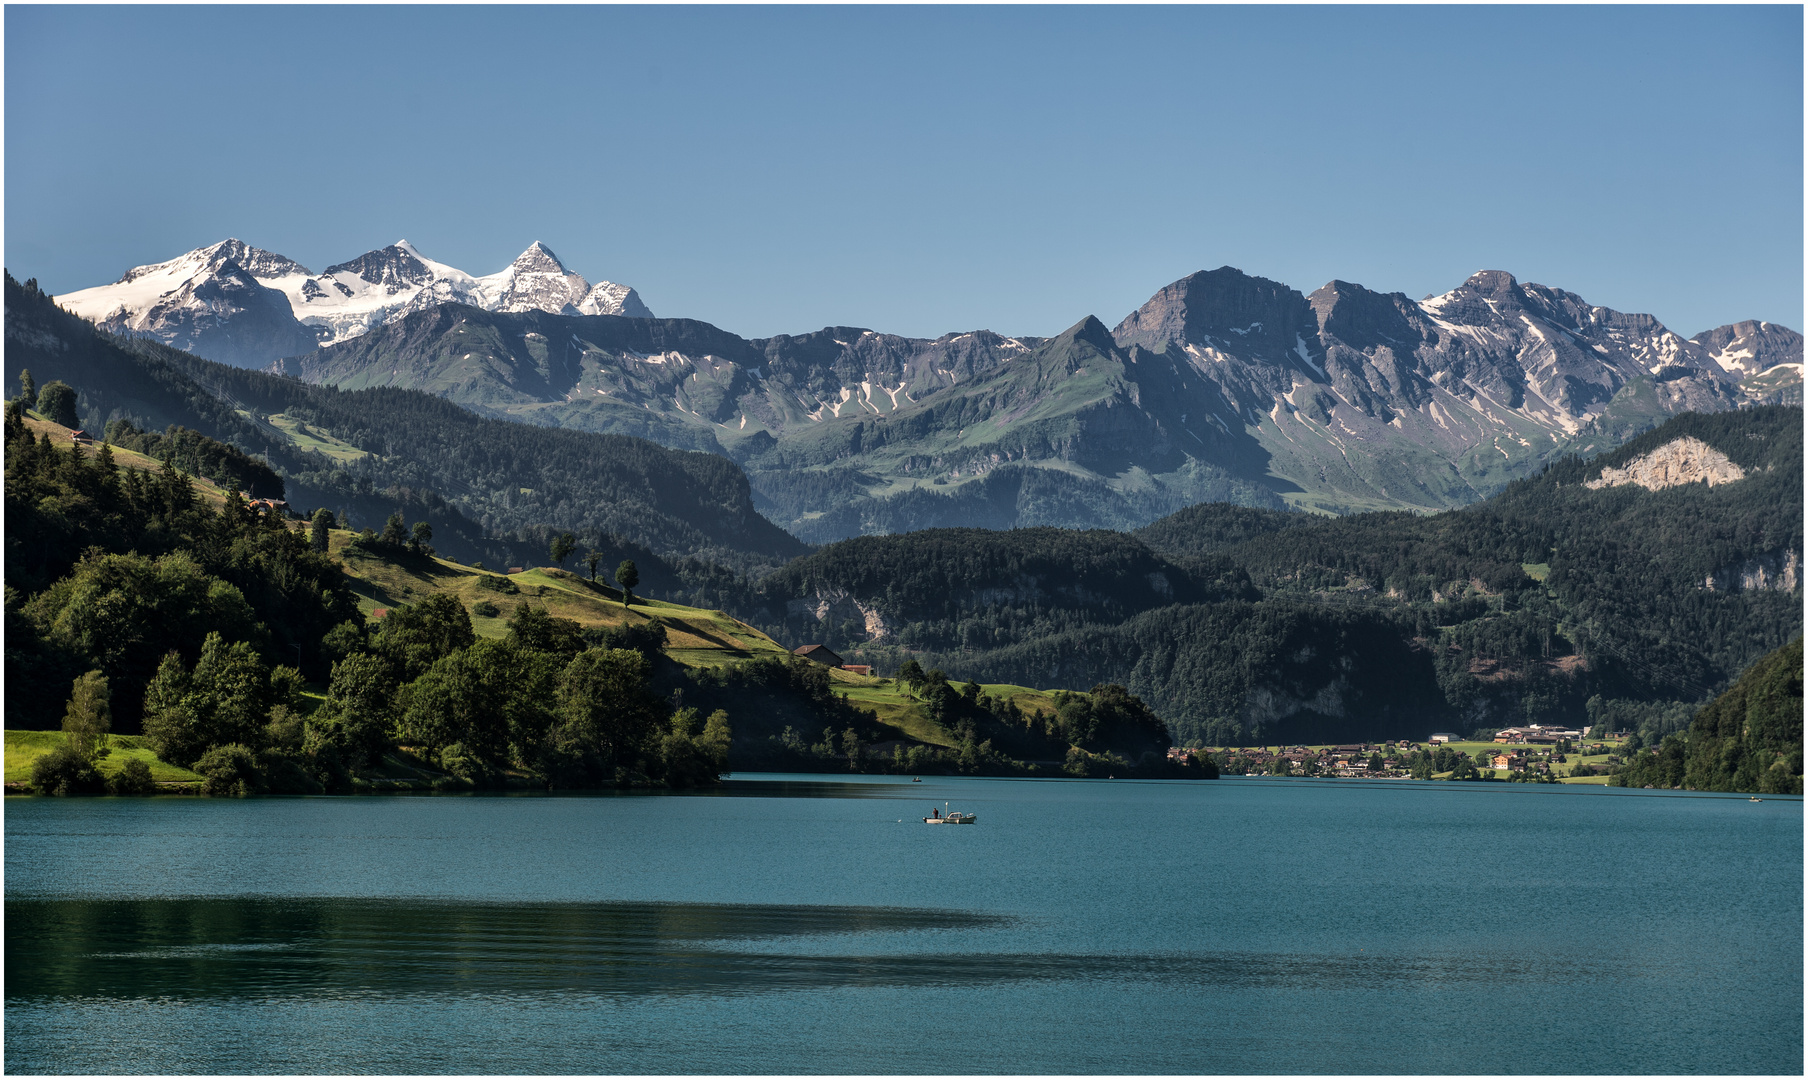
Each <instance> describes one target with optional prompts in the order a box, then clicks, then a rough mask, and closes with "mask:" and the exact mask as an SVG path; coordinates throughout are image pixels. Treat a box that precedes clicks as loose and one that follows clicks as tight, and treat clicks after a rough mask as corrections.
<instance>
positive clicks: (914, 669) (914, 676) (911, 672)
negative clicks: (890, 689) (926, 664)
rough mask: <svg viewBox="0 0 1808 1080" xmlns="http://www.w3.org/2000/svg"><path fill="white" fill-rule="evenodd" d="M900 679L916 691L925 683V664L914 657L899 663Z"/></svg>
mask: <svg viewBox="0 0 1808 1080" xmlns="http://www.w3.org/2000/svg"><path fill="white" fill-rule="evenodd" d="M898 681H899V682H900V683H902V684H904V685H905V686H907V687H909V688H910V689H911V690H913V691H914V690H915V689H916V688H917V687H919V686H921V685H922V683H923V665H922V664H919V663H917V661H916V660H915V659H914V658H912V659H909V660H906V661H904V662H903V663H902V664H900V665H898Z"/></svg>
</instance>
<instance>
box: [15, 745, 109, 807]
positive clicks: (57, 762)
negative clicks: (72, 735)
mask: <svg viewBox="0 0 1808 1080" xmlns="http://www.w3.org/2000/svg"><path fill="white" fill-rule="evenodd" d="M105 788H106V781H105V780H104V779H102V777H101V775H100V772H99V771H98V770H97V769H95V767H94V763H93V762H91V761H89V760H87V759H85V758H83V757H82V755H81V754H80V753H79V752H77V751H76V749H75V748H74V747H72V746H69V745H67V744H65V745H63V746H59V747H57V748H56V749H55V750H52V751H51V752H50V753H48V754H45V755H44V756H43V757H40V758H38V760H36V761H34V762H32V765H31V789H32V790H33V791H35V792H37V793H38V794H40V795H92V794H97V793H99V792H100V791H103V790H105Z"/></svg>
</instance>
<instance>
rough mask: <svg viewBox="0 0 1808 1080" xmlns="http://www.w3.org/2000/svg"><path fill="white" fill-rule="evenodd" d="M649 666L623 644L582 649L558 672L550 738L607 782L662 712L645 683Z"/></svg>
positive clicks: (649, 670)
mask: <svg viewBox="0 0 1808 1080" xmlns="http://www.w3.org/2000/svg"><path fill="white" fill-rule="evenodd" d="M651 677H652V665H651V664H649V663H648V662H647V658H646V657H645V656H643V655H642V654H640V653H638V652H634V651H632V650H629V649H586V650H585V651H583V652H581V653H579V654H577V655H576V656H574V657H572V659H571V662H570V663H569V664H567V665H566V666H565V670H564V671H563V672H562V673H561V674H560V675H559V680H558V704H557V716H558V720H557V727H556V728H555V730H554V738H555V739H556V741H557V742H558V743H559V744H561V745H562V746H564V747H566V748H567V749H569V750H570V751H572V752H574V753H576V754H578V755H581V756H586V757H590V758H592V759H594V760H595V761H596V762H598V763H599V764H600V765H602V766H603V767H604V768H605V769H606V770H607V776H608V778H609V779H610V780H611V781H612V780H613V779H614V774H615V770H616V768H618V767H619V766H621V765H622V764H623V757H624V754H625V753H627V752H631V751H632V750H633V749H634V748H636V747H638V746H640V745H641V743H642V742H644V741H645V740H646V738H647V737H648V735H650V734H651V733H652V731H653V729H654V727H655V725H657V724H658V723H659V721H660V719H661V717H662V715H663V713H664V709H663V706H662V705H661V703H660V701H659V699H658V697H657V696H655V695H654V694H653V692H652V688H651Z"/></svg>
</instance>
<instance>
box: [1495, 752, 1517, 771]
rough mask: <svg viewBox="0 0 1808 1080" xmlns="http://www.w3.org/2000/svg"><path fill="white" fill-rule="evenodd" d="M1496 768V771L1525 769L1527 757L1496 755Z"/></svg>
mask: <svg viewBox="0 0 1808 1080" xmlns="http://www.w3.org/2000/svg"><path fill="white" fill-rule="evenodd" d="M1494 767H1495V768H1496V769H1523V768H1525V755H1523V754H1495V755H1494Z"/></svg>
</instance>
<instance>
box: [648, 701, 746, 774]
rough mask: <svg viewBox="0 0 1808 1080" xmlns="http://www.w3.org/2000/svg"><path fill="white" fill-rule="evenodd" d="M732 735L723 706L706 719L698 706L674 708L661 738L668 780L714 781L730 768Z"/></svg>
mask: <svg viewBox="0 0 1808 1080" xmlns="http://www.w3.org/2000/svg"><path fill="white" fill-rule="evenodd" d="M731 738H732V736H731V733H730V730H729V726H728V714H727V713H726V712H723V711H722V710H720V709H717V710H716V711H715V712H713V713H711V714H710V716H709V719H708V720H707V721H706V720H704V719H703V717H702V714H700V713H699V712H698V711H697V710H696V709H691V708H684V709H679V710H677V711H676V712H674V713H673V714H672V717H671V719H670V721H668V723H667V730H666V732H665V734H663V735H662V736H661V737H660V740H659V754H660V759H661V761H662V762H663V764H664V770H665V781H666V783H668V784H670V785H671V786H672V787H680V788H682V787H693V786H699V785H703V784H713V783H715V782H716V781H717V780H718V779H720V778H721V776H722V774H723V773H725V772H727V771H728V746H729V742H730V741H731Z"/></svg>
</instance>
